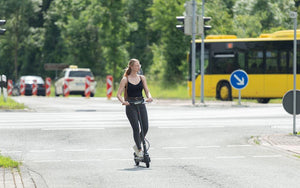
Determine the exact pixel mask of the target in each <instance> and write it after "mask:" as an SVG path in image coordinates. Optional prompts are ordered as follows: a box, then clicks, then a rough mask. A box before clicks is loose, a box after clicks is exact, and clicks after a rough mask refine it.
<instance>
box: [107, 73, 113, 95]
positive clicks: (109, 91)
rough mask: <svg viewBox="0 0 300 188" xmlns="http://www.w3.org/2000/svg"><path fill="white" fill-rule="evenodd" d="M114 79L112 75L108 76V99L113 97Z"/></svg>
mask: <svg viewBox="0 0 300 188" xmlns="http://www.w3.org/2000/svg"><path fill="white" fill-rule="evenodd" d="M112 84H113V77H112V76H111V75H108V76H106V96H107V98H108V99H110V98H111V96H112V91H113V85H112Z"/></svg>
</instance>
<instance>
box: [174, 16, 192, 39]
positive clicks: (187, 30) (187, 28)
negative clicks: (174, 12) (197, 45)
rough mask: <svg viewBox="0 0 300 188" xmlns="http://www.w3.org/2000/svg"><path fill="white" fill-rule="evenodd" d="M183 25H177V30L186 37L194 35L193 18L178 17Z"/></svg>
mask: <svg viewBox="0 0 300 188" xmlns="http://www.w3.org/2000/svg"><path fill="white" fill-rule="evenodd" d="M176 19H177V21H178V22H180V23H182V24H181V25H176V28H177V29H179V30H180V31H182V32H184V34H186V35H192V18H191V17H189V16H176Z"/></svg>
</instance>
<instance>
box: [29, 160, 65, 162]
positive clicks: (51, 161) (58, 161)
mask: <svg viewBox="0 0 300 188" xmlns="http://www.w3.org/2000/svg"><path fill="white" fill-rule="evenodd" d="M31 162H34V163H59V162H62V160H35V161H31Z"/></svg>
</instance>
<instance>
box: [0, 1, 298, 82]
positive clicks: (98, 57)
mask: <svg viewBox="0 0 300 188" xmlns="http://www.w3.org/2000/svg"><path fill="white" fill-rule="evenodd" d="M184 3H185V1H183V0H168V1H166V0H143V1H140V0H21V1H20V0H1V1H0V7H1V8H0V19H5V20H7V23H6V25H4V26H2V27H3V28H6V29H7V31H6V33H5V35H3V36H0V74H6V75H7V76H8V78H10V79H13V80H16V79H17V78H18V77H19V76H21V75H25V74H31V75H41V76H42V77H44V78H45V77H47V76H50V77H51V78H52V79H54V78H55V72H53V71H45V70H44V64H45V63H64V64H70V65H71V64H72V65H73V64H75V65H78V66H79V67H89V68H91V69H92V70H93V72H94V74H95V76H96V77H98V78H99V79H104V78H105V76H106V75H107V74H112V75H113V77H114V80H115V81H116V82H118V81H119V80H120V79H121V77H122V74H123V71H124V68H125V67H126V66H127V62H128V60H129V59H130V58H137V59H139V60H140V61H141V64H142V67H143V71H144V74H146V75H147V77H148V79H150V80H151V81H159V82H160V83H163V85H165V86H167V85H173V84H175V83H183V82H185V80H186V77H187V74H188V65H187V62H186V56H187V52H188V51H189V48H190V43H189V42H190V39H191V38H190V36H185V35H184V34H183V33H181V32H180V31H178V30H177V29H176V27H175V25H176V24H177V20H176V18H175V17H176V16H180V15H182V14H183V12H184ZM201 3H202V1H201V0H198V1H197V4H198V13H199V14H201V12H200V10H201V6H202V4H201ZM299 4H300V0H295V1H293V0H264V1H261V0H206V3H205V16H210V17H212V20H211V21H210V23H209V25H211V26H212V29H211V30H209V31H207V33H206V34H222V35H224V34H234V35H237V36H238V37H257V36H259V35H260V34H261V33H268V32H274V31H277V30H283V29H292V28H293V23H292V19H290V18H289V15H288V14H289V11H291V10H292V11H297V10H299ZM298 23H300V22H299V17H298Z"/></svg>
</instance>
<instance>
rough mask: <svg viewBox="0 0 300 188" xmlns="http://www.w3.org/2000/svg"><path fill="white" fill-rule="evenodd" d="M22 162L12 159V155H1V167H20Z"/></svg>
mask: <svg viewBox="0 0 300 188" xmlns="http://www.w3.org/2000/svg"><path fill="white" fill-rule="evenodd" d="M20 165H21V163H19V162H17V161H14V160H12V159H11V158H10V157H4V156H2V155H0V167H2V168H18V169H19V167H20Z"/></svg>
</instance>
